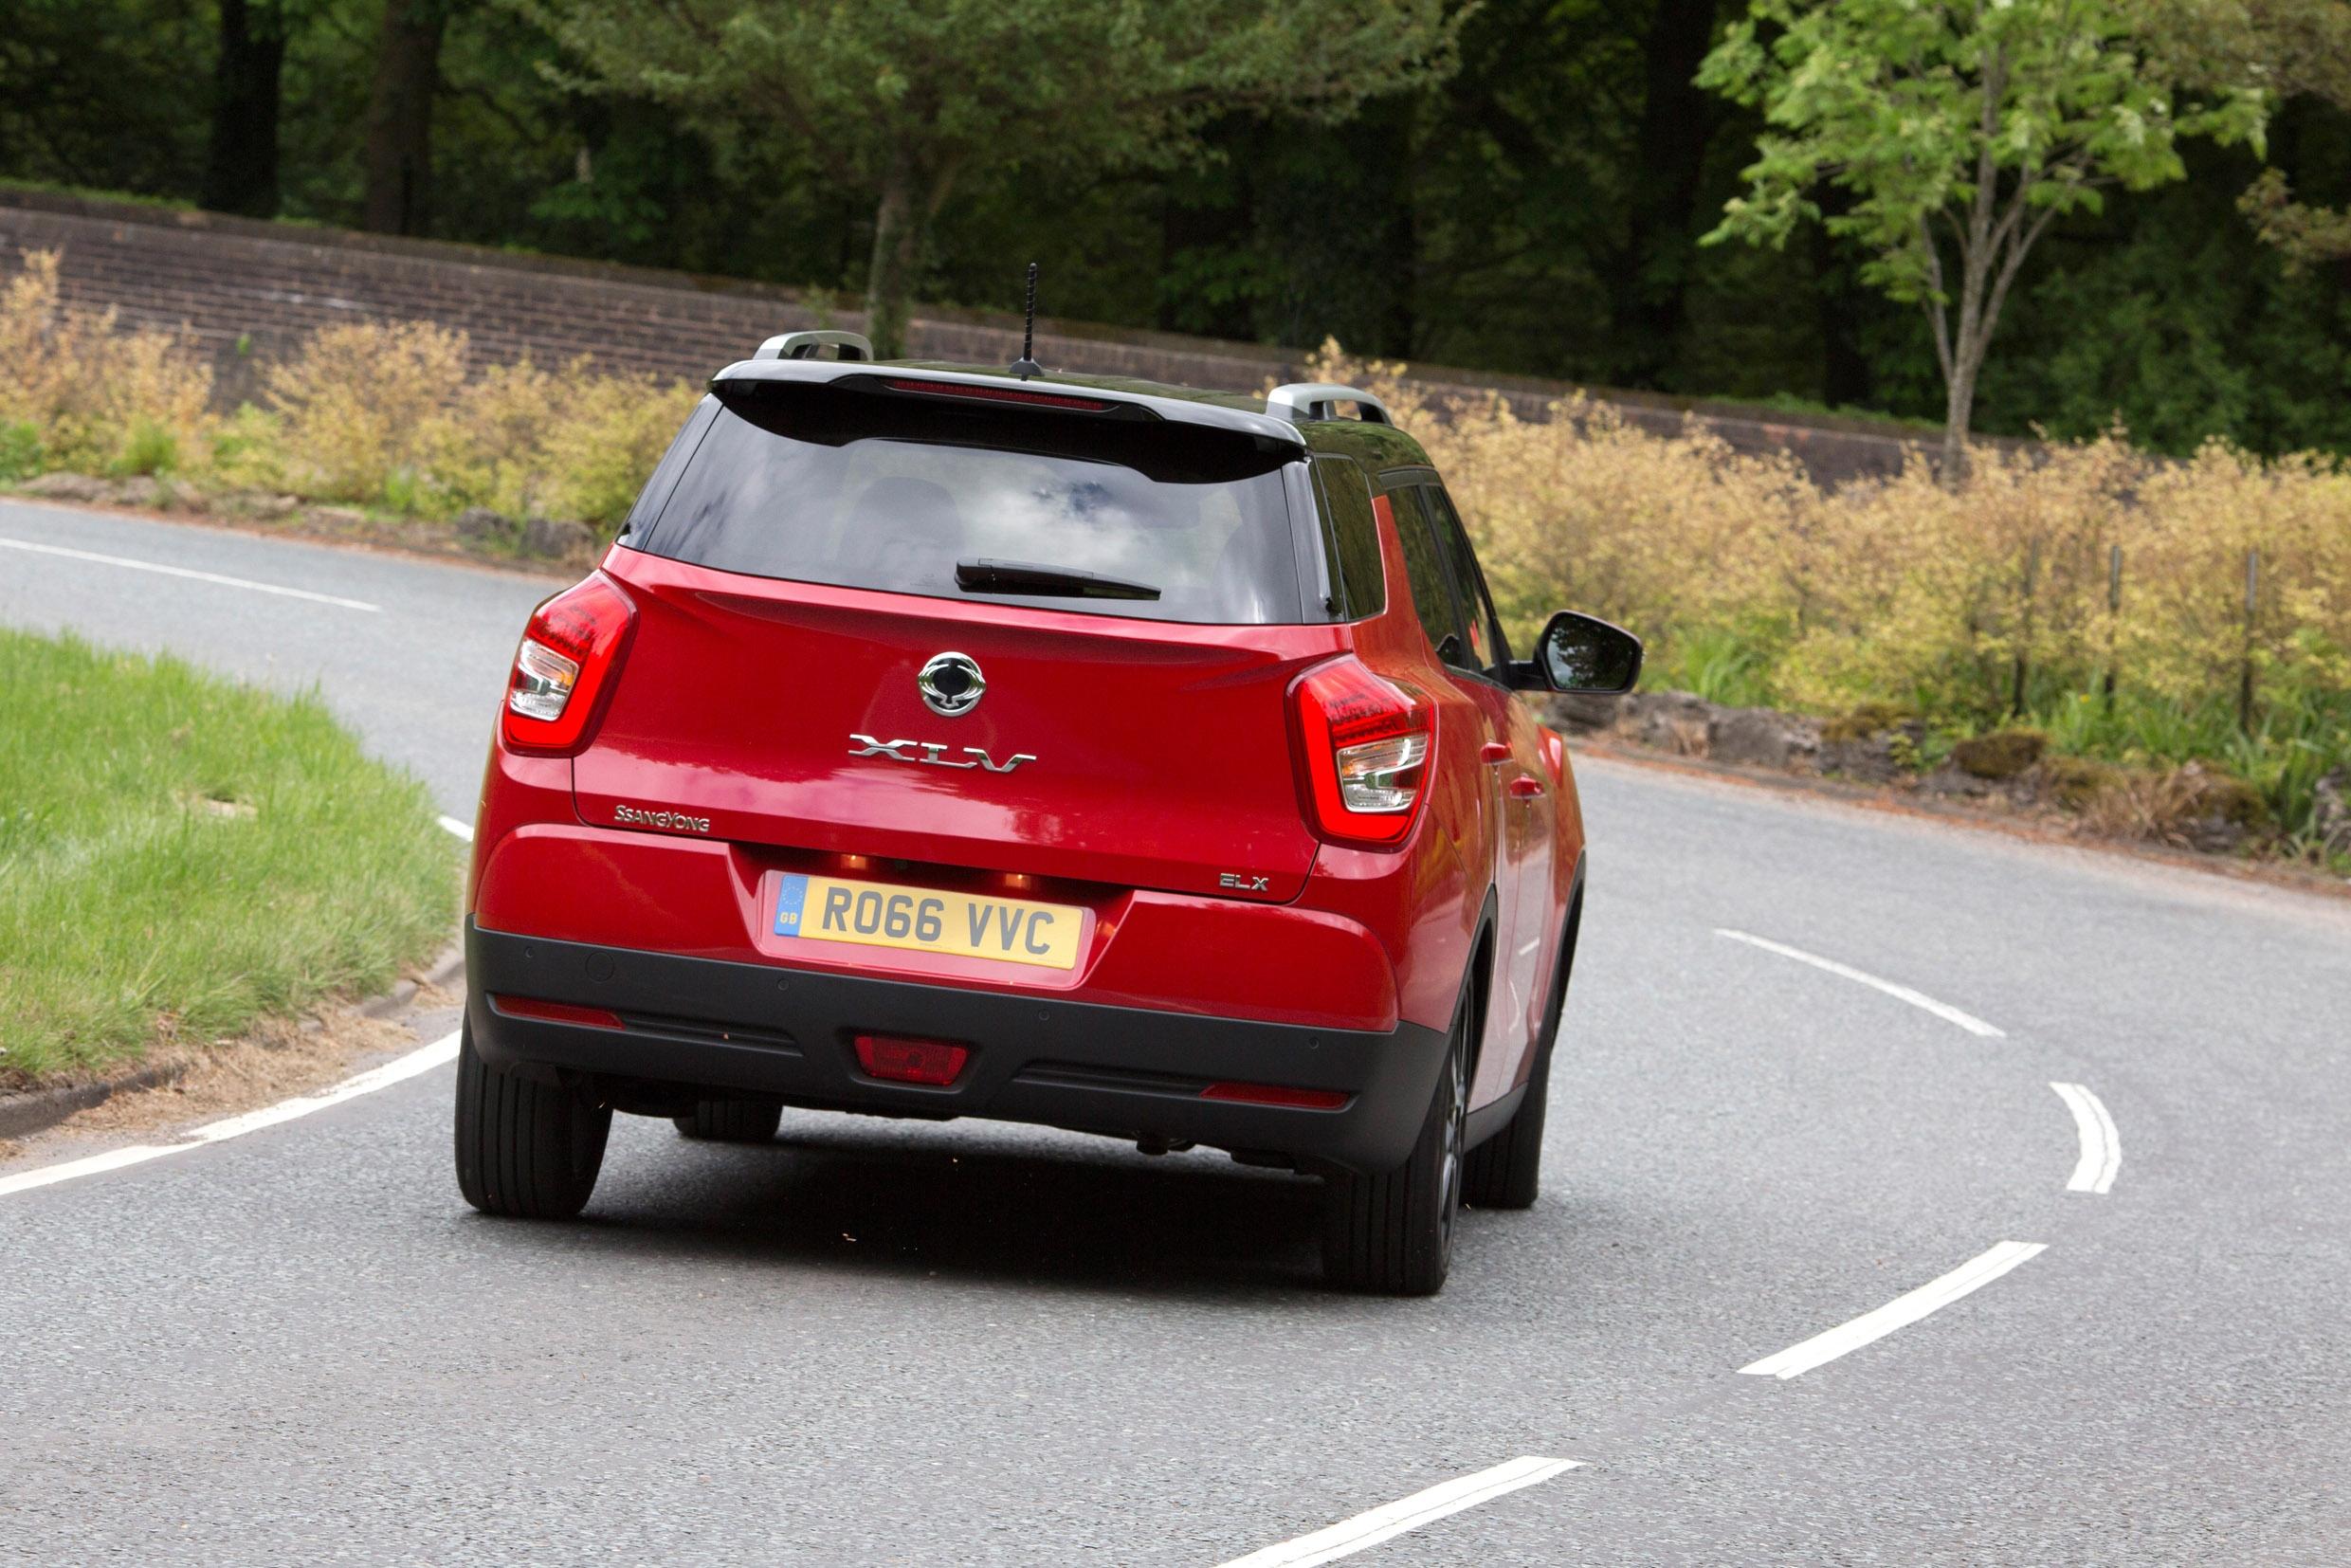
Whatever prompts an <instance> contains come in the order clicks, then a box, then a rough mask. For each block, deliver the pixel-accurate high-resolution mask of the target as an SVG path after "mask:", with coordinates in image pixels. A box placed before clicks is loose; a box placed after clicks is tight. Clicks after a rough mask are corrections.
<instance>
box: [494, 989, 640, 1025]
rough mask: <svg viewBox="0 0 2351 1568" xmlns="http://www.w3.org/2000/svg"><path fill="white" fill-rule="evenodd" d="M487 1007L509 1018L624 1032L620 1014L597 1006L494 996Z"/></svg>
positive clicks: (521, 997)
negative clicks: (584, 1025)
mask: <svg viewBox="0 0 2351 1568" xmlns="http://www.w3.org/2000/svg"><path fill="white" fill-rule="evenodd" d="M490 1005H491V1006H492V1007H494V1008H496V1009H498V1011H499V1012H502V1013H504V1014H505V1015H506V1016H507V1017H509V1018H537V1019H539V1020H540V1021H542V1022H544V1023H550V1024H586V1025H587V1026H588V1027H589V1028H590V1029H627V1028H628V1027H629V1026H628V1025H627V1024H624V1023H622V1022H621V1021H620V1014H619V1013H617V1012H607V1011H606V1010H604V1009H603V1008H600V1007H574V1006H573V1005H572V1004H571V1003H570V1002H542V1001H540V1000H539V999H538V998H537V997H535V996H493V997H491V998H490Z"/></svg>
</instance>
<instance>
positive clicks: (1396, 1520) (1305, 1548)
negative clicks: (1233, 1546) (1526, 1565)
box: [1223, 1454, 1583, 1568]
mask: <svg viewBox="0 0 2351 1568" xmlns="http://www.w3.org/2000/svg"><path fill="white" fill-rule="evenodd" d="M1582 1463H1583V1461H1582V1460H1580V1459H1544V1458H1542V1457H1540V1455H1536V1454H1526V1455H1522V1457H1520V1458H1517V1459H1513V1460H1510V1461H1509V1462H1507V1463H1506V1464H1501V1465H1496V1466H1495V1467H1494V1468H1491V1469H1486V1470H1480V1471H1478V1472H1477V1473H1476V1474H1475V1475H1465V1476H1462V1477H1460V1478H1459V1479H1457V1480H1453V1481H1446V1482H1441V1483H1439V1484H1438V1485H1436V1486H1431V1487H1429V1488H1428V1489H1427V1490H1425V1491H1417V1492H1414V1493H1413V1494H1412V1496H1410V1497H1407V1498H1400V1499H1398V1500H1397V1501H1395V1502H1394V1503H1385V1504H1380V1505H1379V1506H1378V1507H1376V1508H1373V1509H1371V1510H1369V1511H1367V1512H1364V1513H1359V1514H1358V1515H1356V1516H1355V1517H1354V1518H1353V1519H1344V1520H1341V1521H1340V1522H1338V1523H1336V1524H1334V1525H1332V1526H1330V1528H1328V1529H1325V1530H1317V1531H1316V1532H1315V1533H1314V1534H1312V1535H1310V1536H1300V1537H1299V1538H1298V1539H1297V1540H1295V1541H1284V1542H1282V1543H1281V1544H1280V1545H1278V1546H1267V1547H1266V1548H1265V1549H1264V1550H1262V1551H1256V1552H1251V1553H1250V1554H1249V1555H1248V1556H1247V1557H1245V1558H1234V1559H1231V1560H1230V1562H1227V1563H1225V1564H1223V1568H1314V1564H1316V1563H1318V1562H1331V1561H1335V1560H1337V1559H1340V1558H1343V1557H1350V1556H1353V1555H1354V1554H1355V1553H1357V1552H1360V1551H1362V1550H1364V1549H1365V1548H1366V1547H1371V1546H1376V1545H1378V1544H1379V1543H1380V1542H1381V1541H1390V1540H1393V1539H1394V1538H1395V1537H1397V1536H1400V1535H1402V1534H1404V1533H1405V1532H1406V1531H1407V1530H1417V1529H1419V1528H1420V1527H1421V1526H1422V1525H1424V1524H1430V1523H1433V1522H1436V1521H1437V1520H1440V1519H1443V1518H1445V1517H1446V1516H1447V1515H1448V1514H1457V1513H1460V1512H1461V1511H1462V1510H1463V1509H1464V1508H1474V1507H1476V1506H1477V1505H1478V1504H1481V1503H1487V1502H1491V1501H1492V1500H1493V1499H1495V1498H1498V1497H1501V1496H1503V1495H1504V1494H1505V1493H1508V1492H1515V1491H1517V1490H1519V1489H1520V1488H1521V1487H1523V1486H1534V1485H1535V1484H1536V1483H1538V1482H1540V1481H1548V1480H1550V1479H1551V1478H1552V1477H1553V1476H1555V1475H1558V1473H1559V1472H1560V1471H1562V1470H1572V1469H1575V1468H1576V1467H1577V1466H1579V1465H1581V1464H1582Z"/></svg>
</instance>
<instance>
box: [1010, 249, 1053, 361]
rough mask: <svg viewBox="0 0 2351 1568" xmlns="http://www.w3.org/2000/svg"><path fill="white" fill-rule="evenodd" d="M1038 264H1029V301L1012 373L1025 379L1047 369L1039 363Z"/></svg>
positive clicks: (1024, 311)
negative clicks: (1018, 355) (1018, 354)
mask: <svg viewBox="0 0 2351 1568" xmlns="http://www.w3.org/2000/svg"><path fill="white" fill-rule="evenodd" d="M1036 347H1037V264H1036V263H1034V262H1030V264H1029V303H1028V305H1027V307H1026V308H1025V309H1024V310H1023V312H1022V316H1021V323H1020V357H1019V358H1017V359H1015V360H1013V361H1012V374H1014V375H1017V376H1019V377H1020V378H1021V379H1022V380H1023V381H1026V380H1028V379H1029V378H1030V376H1032V375H1043V374H1045V369H1044V367H1043V366H1041V365H1039V364H1038V363H1037V358H1036Z"/></svg>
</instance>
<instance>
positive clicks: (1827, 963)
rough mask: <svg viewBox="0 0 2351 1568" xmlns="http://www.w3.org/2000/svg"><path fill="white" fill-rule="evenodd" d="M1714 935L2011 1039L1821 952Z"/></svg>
mask: <svg viewBox="0 0 2351 1568" xmlns="http://www.w3.org/2000/svg"><path fill="white" fill-rule="evenodd" d="M1714 934H1715V935H1716V936H1718V937H1728V938H1729V939H1731V940H1733V941H1735V942H1745V943H1746V944H1747V945H1748V946H1749V947H1759V948H1761V949H1762V950H1763V951H1764V952H1766V953H1777V954H1778V955H1779V956H1780V957H1783V958H1794V959H1795V961H1796V962H1798V963H1801V964H1811V965H1812V966H1813V968H1814V969H1819V970H1826V971H1827V972H1828V973H1829V974H1832V975H1836V976H1837V977H1838V978H1840V979H1846V980H1851V981H1853V982H1855V983H1856V984H1859V985H1866V986H1868V988H1869V989H1870V990H1872V991H1882V992H1884V993H1885V994H1886V995H1888V996H1892V997H1895V998H1896V999H1898V1000H1900V1001H1904V1002H1908V1003H1909V1004H1910V1005H1911V1006H1912V1007H1915V1008H1919V1009H1922V1010H1923V1011H1925V1012H1931V1013H1933V1014H1934V1015H1935V1016H1936V1017H1938V1018H1941V1019H1942V1020H1943V1021H1944V1022H1945V1023H1952V1024H1957V1025H1959V1028H1961V1029H1963V1030H1967V1032H1968V1033H1970V1034H1980V1035H1983V1036H1984V1037H1985V1038H1987V1039H1993V1040H1998V1039H2004V1038H2006V1037H2007V1030H2000V1029H1995V1028H1994V1027H1993V1026H1992V1025H1990V1024H1987V1023H1985V1022H1984V1021H1983V1020H1982V1019H1981V1018H1978V1017H1977V1016H1976V1015H1975V1014H1974V1013H1972V1012H1960V1011H1959V1009H1958V1008H1955V1007H1953V1006H1952V1005H1951V1004H1950V1003H1948V1002H1939V1001H1937V1000H1935V998H1934V997H1932V996H1929V995H1928V994H1926V993H1924V992H1923V991H1913V990H1911V989H1910V988H1909V987H1908V986H1906V985H1897V984H1896V983H1895V982H1893V981H1892V980H1885V979H1880V978H1879V977H1878V976H1877V975H1870V974H1866V973H1864V972H1863V971H1861V970H1858V969H1855V968H1853V967H1852V966H1851V965H1850V964H1841V963H1839V962H1837V961H1836V960H1835V959H1834V958H1824V957H1821V956H1820V955H1819V954H1817V953H1807V952H1805V951H1804V950H1803V949H1802V948H1800V947H1790V946H1789V945H1788V944H1787V943H1785V942H1776V941H1773V940H1771V939H1769V938H1766V937H1757V936H1751V935H1749V934H1748V933H1746V932H1744V931H1731V930H1726V929H1723V928H1722V927H1717V928H1716V930H1715V933H1714Z"/></svg>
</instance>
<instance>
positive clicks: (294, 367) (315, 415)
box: [262, 321, 465, 502]
mask: <svg viewBox="0 0 2351 1568" xmlns="http://www.w3.org/2000/svg"><path fill="white" fill-rule="evenodd" d="M262 385H263V387H264V390H265V392H266V394H267V396H268V400H269V406H270V408H271V409H272V410H274V411H275V412H276V413H277V414H278V415H279V417H280V418H281V420H282V426H281V436H282V449H283V452H284V454H285V455H284V460H283V461H284V467H285V472H286V475H287V478H288V479H289V480H290V481H291V483H293V485H294V486H295V488H296V489H298V490H299V491H301V493H303V494H306V495H310V496H314V497H317V498H319V499H321V500H326V501H358V502H372V501H379V500H381V499H382V497H383V494H384V486H385V484H386V483H387V482H388V481H390V480H391V479H392V475H393V473H394V472H395V471H396V470H399V469H401V468H411V469H415V468H423V467H426V466H428V464H429V462H430V460H431V458H432V457H433V456H434V455H435V453H436V449H438V448H442V447H446V446H447V444H448V443H449V442H450V440H451V439H452V436H453V434H454V432H453V430H452V428H451V420H450V415H451V412H452V410H454V409H455V407H456V404H457V400H458V393H459V389H460V388H462V387H463V386H464V385H465V334H464V333H462V332H451V331H448V330H447V329H446V328H443V327H438V326H434V325H433V324H431V323H430V322H427V321H403V322H393V323H390V324H386V323H380V322H367V321H362V322H354V323H352V324H351V325H348V326H333V327H321V328H319V330H318V331H317V332H315V333H313V334H312V335H311V337H310V340H309V341H308V342H307V343H306V344H304V345H303V348H302V351H301V354H299V355H297V356H295V357H293V358H292V359H288V360H285V361H284V362H282V363H280V364H276V365H272V366H270V367H269V368H268V369H267V370H265V371H264V372H263V373H262Z"/></svg>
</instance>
